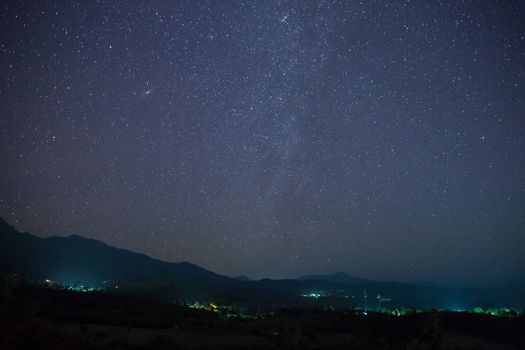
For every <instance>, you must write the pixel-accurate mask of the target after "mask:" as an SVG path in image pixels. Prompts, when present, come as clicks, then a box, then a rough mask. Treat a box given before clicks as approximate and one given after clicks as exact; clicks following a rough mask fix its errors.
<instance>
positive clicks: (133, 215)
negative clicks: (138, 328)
mask: <svg viewBox="0 0 525 350" xmlns="http://www.w3.org/2000/svg"><path fill="white" fill-rule="evenodd" d="M524 18H525V5H523V3H520V2H519V1H479V2H471V1H373V2H367V1H362V2H359V1H297V2H288V1H240V0H239V1H230V0H225V1H145V2H139V1H131V2H129V3H126V2H123V1H82V2H76V1H64V2H53V1H46V2H40V1H20V0H17V1H2V2H1V5H0V162H1V163H0V164H1V166H0V216H2V217H3V218H4V219H5V220H6V221H8V222H9V223H11V224H13V225H14V226H15V227H16V228H18V229H19V230H24V231H29V232H32V233H35V234H37V235H39V236H42V237H44V236H50V235H59V236H66V235H70V234H80V235H83V236H87V237H90V238H94V239H99V240H102V241H104V242H106V243H108V244H111V245H115V246H117V247H122V248H127V249H131V250H134V251H138V252H141V253H145V254H148V255H150V256H152V257H155V258H159V259H162V260H167V261H183V260H186V261H190V262H192V263H195V264H198V265H200V266H202V267H204V268H207V269H210V270H212V271H215V272H218V273H221V274H226V275H230V276H233V275H239V274H245V275H248V276H250V277H252V278H262V277H272V278H283V277H293V276H298V275H301V274H310V273H334V272H337V271H344V272H347V273H349V274H352V275H356V276H361V277H368V278H374V279H380V280H396V281H418V280H429V281H435V282H440V283H469V284H473V285H488V284H505V283H510V282H513V281H519V280H520V279H523V277H525V254H524V253H525V249H524V248H525V222H524V220H525V183H524V182H525V169H524V168H525V145H524V135H525V120H524V117H525V105H524V103H525V38H524V36H525V20H524Z"/></svg>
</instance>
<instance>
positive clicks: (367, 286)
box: [0, 218, 525, 309]
mask: <svg viewBox="0 0 525 350" xmlns="http://www.w3.org/2000/svg"><path fill="white" fill-rule="evenodd" d="M0 272H7V273H16V274H19V275H21V276H23V277H25V278H27V279H30V280H33V281H38V282H43V281H45V280H51V281H53V282H55V283H58V284H61V285H64V286H80V285H81V286H86V287H93V288H104V289H113V288H115V289H116V288H117V287H118V289H119V290H132V291H139V292H145V293H150V294H156V295H160V296H163V297H167V298H169V299H171V300H179V301H184V302H192V301H196V300H204V301H205V300H213V301H217V302H224V303H232V304H233V303H234V304H236V305H249V306H257V307H259V306H263V305H265V306H271V307H283V306H294V305H299V306H301V305H302V306H304V305H306V306H308V305H315V306H323V305H324V306H335V307H346V308H348V307H360V306H362V304H363V300H362V296H363V292H364V291H365V290H366V291H367V293H368V295H369V296H370V297H369V303H368V305H369V306H370V307H373V305H374V300H375V299H376V296H378V295H381V296H383V297H387V298H388V299H390V300H391V301H390V302H389V306H392V307H394V306H401V305H403V306H408V307H418V308H451V307H457V305H459V307H458V308H463V309H467V308H472V307H474V306H490V307H499V306H514V307H518V308H523V307H524V306H525V298H524V295H525V293H524V291H523V289H517V288H513V289H512V288H506V289H501V288H500V289H484V290H479V289H466V288H463V289H451V288H446V289H443V288H440V287H437V286H421V285H411V284H404V283H396V282H377V281H372V280H367V279H364V278H357V277H352V276H349V275H347V274H345V273H342V272H340V273H336V274H333V275H309V276H303V277H300V278H298V279H285V280H271V279H262V280H258V281H251V280H246V279H245V278H242V277H241V278H229V277H226V276H222V275H219V274H217V273H214V272H211V271H208V270H206V269H203V268H201V267H199V266H197V265H194V264H191V263H189V262H178V263H174V262H164V261H160V260H157V259H154V258H151V257H149V256H147V255H144V254H140V253H135V252H132V251H129V250H125V249H119V248H115V247H112V246H109V245H107V244H105V243H103V242H100V241H97V240H93V239H88V238H84V237H81V236H78V235H72V236H69V237H47V238H40V237H37V236H34V235H32V234H29V233H22V232H18V231H17V230H16V229H15V228H13V227H12V226H11V225H9V224H8V223H7V222H5V221H4V220H2V219H1V218H0ZM309 293H315V294H319V295H322V296H323V298H321V299H316V300H315V301H314V300H310V298H309V297H308V295H309Z"/></svg>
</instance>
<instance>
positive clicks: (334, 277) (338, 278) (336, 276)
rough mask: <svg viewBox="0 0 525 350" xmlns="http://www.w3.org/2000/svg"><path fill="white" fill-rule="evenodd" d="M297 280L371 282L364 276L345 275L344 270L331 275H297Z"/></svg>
mask: <svg viewBox="0 0 525 350" xmlns="http://www.w3.org/2000/svg"><path fill="white" fill-rule="evenodd" d="M298 280H300V281H311V280H315V281H331V282H338V283H350V284H354V283H370V282H373V281H371V280H369V279H366V278H359V277H352V276H349V275H347V274H346V273H344V272H338V273H335V274H333V275H308V276H302V277H299V278H298Z"/></svg>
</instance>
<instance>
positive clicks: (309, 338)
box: [0, 275, 525, 350]
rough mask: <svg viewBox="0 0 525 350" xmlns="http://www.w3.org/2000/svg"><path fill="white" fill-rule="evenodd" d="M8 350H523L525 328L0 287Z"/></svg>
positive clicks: (522, 323) (464, 317)
mask: <svg viewBox="0 0 525 350" xmlns="http://www.w3.org/2000/svg"><path fill="white" fill-rule="evenodd" d="M0 298H1V299H0V305H1V309H0V348H1V349H13V350H16V349H31V348H38V349H86V350H89V349H444V350H446V349H476V350H480V349H491V350H492V349H494V350H496V349H508V350H514V349H516V350H517V349H522V348H523V347H524V346H525V333H523V332H522V330H523V329H525V319H524V318H523V316H521V317H517V316H515V317H493V316H488V315H479V314H470V313H450V312H426V313H417V314H409V315H406V316H402V317H395V316H391V315H385V314H376V313H369V314H368V315H367V316H365V315H362V313H358V312H353V311H323V310H319V309H310V310H307V309H302V308H291V309H290V308H289V309H282V310H279V311H275V312H272V313H260V314H258V315H253V316H252V317H250V318H246V317H241V315H229V316H230V317H227V316H226V314H224V313H217V312H211V311H203V310H195V309H191V308H188V307H186V306H184V305H180V304H176V303H171V302H167V301H163V300H160V299H158V298H153V297H148V296H137V295H129V294H115V293H108V292H88V293H86V292H75V291H71V290H64V289H55V288H46V287H43V286H39V285H34V284H31V283H28V282H26V281H25V280H21V279H19V278H16V277H14V276H9V275H3V276H2V277H1V278H0Z"/></svg>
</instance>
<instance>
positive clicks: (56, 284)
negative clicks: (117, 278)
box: [44, 278, 119, 293]
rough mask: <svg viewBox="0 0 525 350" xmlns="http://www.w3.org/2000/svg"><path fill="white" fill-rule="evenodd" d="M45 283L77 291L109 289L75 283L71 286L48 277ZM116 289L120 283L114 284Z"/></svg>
mask: <svg viewBox="0 0 525 350" xmlns="http://www.w3.org/2000/svg"><path fill="white" fill-rule="evenodd" d="M103 283H106V281H104V282H103ZM44 285H45V286H48V287H57V286H60V287H63V288H64V289H67V290H72V291H75V292H86V293H87V292H100V291H104V290H107V288H95V287H91V286H85V285H83V284H78V285H77V284H75V285H73V286H70V285H62V284H60V283H57V282H55V281H52V280H50V279H48V278H46V279H45V280H44ZM114 288H115V289H118V288H119V286H118V285H115V286H114Z"/></svg>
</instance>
